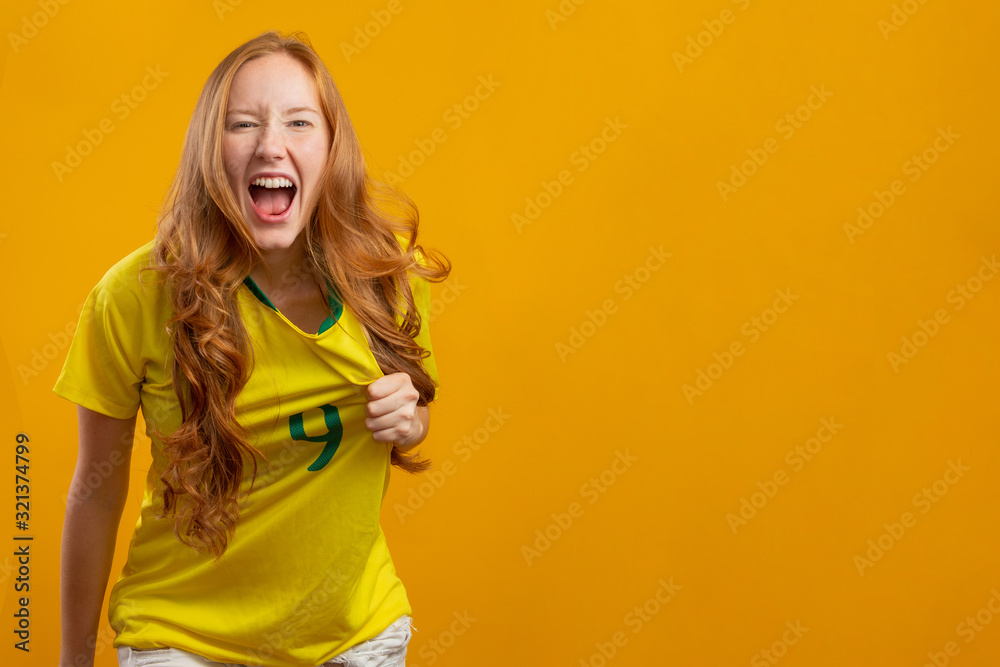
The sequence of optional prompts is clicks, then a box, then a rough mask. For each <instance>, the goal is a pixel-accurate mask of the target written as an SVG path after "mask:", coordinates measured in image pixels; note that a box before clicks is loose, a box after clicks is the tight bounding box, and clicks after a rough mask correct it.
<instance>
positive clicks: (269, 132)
mask: <svg viewBox="0 0 1000 667" xmlns="http://www.w3.org/2000/svg"><path fill="white" fill-rule="evenodd" d="M258 136H259V138H258V139H257V150H256V155H257V157H259V158H260V159H262V160H274V159H277V158H282V157H284V155H285V141H284V137H283V136H282V134H281V131H280V130H278V129H275V128H274V127H273V126H271V125H266V126H264V127H263V128H262V129H261V131H260V134H259V135H258Z"/></svg>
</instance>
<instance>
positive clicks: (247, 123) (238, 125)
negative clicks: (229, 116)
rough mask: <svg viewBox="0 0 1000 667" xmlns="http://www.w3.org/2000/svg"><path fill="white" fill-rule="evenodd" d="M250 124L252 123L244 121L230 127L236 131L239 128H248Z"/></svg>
mask: <svg viewBox="0 0 1000 667" xmlns="http://www.w3.org/2000/svg"><path fill="white" fill-rule="evenodd" d="M251 124H252V123H250V121H247V120H244V121H240V122H239V123H233V125H232V126H231V127H232V129H234V130H236V129H239V128H240V127H243V126H249V125H251Z"/></svg>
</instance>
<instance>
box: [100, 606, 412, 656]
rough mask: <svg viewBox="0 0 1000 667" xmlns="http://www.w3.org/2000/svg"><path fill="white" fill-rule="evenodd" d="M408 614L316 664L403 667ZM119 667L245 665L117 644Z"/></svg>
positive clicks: (162, 649) (169, 650)
mask: <svg viewBox="0 0 1000 667" xmlns="http://www.w3.org/2000/svg"><path fill="white" fill-rule="evenodd" d="M412 620H413V619H412V618H410V617H409V616H406V615H403V616H400V617H399V619H397V620H396V621H395V622H394V623H392V624H390V625H389V627H387V628H386V629H385V630H383V631H382V632H380V633H379V634H377V635H376V636H374V637H372V638H371V639H369V640H367V641H363V642H361V643H360V644H357V645H355V646H352V647H351V648H349V649H347V650H346V651H344V652H342V653H339V654H337V655H336V656H334V657H332V658H330V659H329V660H327V661H326V662H324V663H323V664H322V665H321V666H319V667H405V665H406V662H405V660H406V646H407V644H409V642H410V637H411V635H412V633H411V626H410V624H411V621H412ZM118 665H119V666H120V667H144V665H157V666H159V667H216V666H218V665H225V666H226V667H247V666H246V665H241V664H239V663H233V662H228V663H227V662H215V661H213V660H209V659H208V658H205V657H203V656H200V655H198V654H196V653H191V652H189V651H182V650H181V649H179V648H173V647H168V648H133V647H132V646H124V645H122V646H119V647H118Z"/></svg>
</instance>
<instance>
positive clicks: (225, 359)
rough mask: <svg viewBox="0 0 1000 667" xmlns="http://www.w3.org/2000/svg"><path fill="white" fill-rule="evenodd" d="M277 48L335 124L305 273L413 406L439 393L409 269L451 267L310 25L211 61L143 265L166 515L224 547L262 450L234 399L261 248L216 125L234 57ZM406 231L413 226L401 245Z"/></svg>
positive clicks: (414, 461)
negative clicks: (367, 152)
mask: <svg viewBox="0 0 1000 667" xmlns="http://www.w3.org/2000/svg"><path fill="white" fill-rule="evenodd" d="M273 54H285V55H289V56H292V57H293V58H296V59H297V60H298V61H299V62H301V63H302V64H303V65H305V67H306V68H307V69H308V70H309V72H311V74H312V75H313V78H314V79H315V82H316V87H317V91H318V94H319V99H320V104H321V106H322V113H323V115H324V117H325V118H326V121H327V123H328V127H329V128H330V131H331V132H330V134H331V145H330V150H329V155H328V159H327V162H326V165H325V170H324V174H323V177H322V181H321V185H320V195H319V198H318V201H317V205H316V209H315V211H314V212H313V213H312V215H311V217H310V221H309V223H308V225H307V226H306V229H305V231H304V234H305V245H306V257H305V259H304V260H303V261H304V263H305V264H306V272H307V273H308V274H310V275H311V276H313V277H315V278H316V279H317V280H318V281H319V282H320V283H321V289H322V290H323V292H324V295H323V296H324V297H327V296H328V291H327V287H326V284H327V281H329V282H330V283H331V284H332V285H333V286H334V288H335V289H336V292H337V295H338V296H339V297H340V300H341V302H342V303H343V304H344V307H345V308H349V309H351V311H352V312H353V313H354V314H355V315H356V316H357V318H358V320H359V321H360V322H361V323H362V325H363V327H364V329H365V331H366V335H367V337H368V340H369V345H370V347H371V351H372V353H373V355H374V357H375V359H376V361H377V362H378V364H379V366H380V367H381V369H382V371H383V372H384V373H386V374H390V373H395V372H404V373H407V374H408V375H409V376H410V378H411V379H412V381H413V385H414V387H415V388H416V389H417V391H418V392H419V394H420V398H419V400H418V405H426V404H427V403H428V402H429V401H430V400H431V399H432V398H433V395H434V384H433V381H432V379H431V377H430V375H429V374H428V372H427V370H426V368H425V367H424V365H423V362H422V360H423V359H424V358H426V357H427V356H429V354H430V353H429V352H428V351H427V350H425V349H423V348H422V347H421V346H420V345H419V344H417V343H416V342H415V341H414V336H416V334H417V332H418V331H419V330H420V326H421V318H420V314H419V313H418V311H417V309H416V306H415V303H414V299H413V294H412V292H411V290H410V285H409V280H408V277H407V272H408V271H409V272H412V273H413V274H415V275H417V276H420V277H423V278H426V279H427V280H430V281H432V282H440V281H442V280H444V279H445V278H447V277H448V274H449V273H450V272H451V264H450V262H449V261H448V259H447V258H446V257H444V256H443V255H438V253H436V252H433V253H429V252H426V251H425V250H424V249H423V248H422V247H421V246H419V245H417V242H416V241H417V226H418V221H419V215H418V213H417V208H416V206H415V205H414V203H413V201H412V200H411V199H410V198H409V197H408V196H407V195H406V194H405V193H403V192H402V191H400V190H398V189H397V188H395V187H393V186H391V185H389V184H388V183H386V182H383V181H381V180H376V179H374V178H373V177H371V176H370V175H369V173H368V170H367V169H366V167H365V159H364V155H363V153H362V150H361V147H360V144H359V142H358V138H357V134H356V133H355V131H354V127H353V125H352V124H351V120H350V118H349V117H348V114H347V109H346V107H345V106H344V102H343V100H342V98H341V96H340V92H339V91H338V89H337V86H336V85H335V83H334V81H333V78H332V77H331V75H330V72H329V71H328V70H327V68H326V66H325V65H324V64H323V61H322V60H321V59H320V57H319V56H318V55H317V54H316V52H315V51H314V50H313V48H312V45H311V44H310V42H309V39H308V37H307V36H306V35H305V34H304V33H301V32H293V33H289V34H287V35H282V34H281V33H279V32H277V31H270V32H266V33H264V34H261V35H259V36H258V37H256V38H254V39H252V40H250V41H248V42H246V43H245V44H243V45H241V46H239V47H238V48H236V49H235V50H234V51H232V52H231V53H230V54H229V55H228V56H226V58H225V59H224V60H223V61H222V62H221V63H220V64H219V65H218V66H217V67H216V68H215V70H214V71H213V72H212V74H211V75H210V76H209V78H208V81H207V82H206V83H205V86H204V88H203V89H202V92H201V95H200V97H199V98H198V102H197V104H196V106H195V109H194V113H193V115H192V117H191V122H190V124H189V126H188V129H187V134H186V137H185V140H184V147H183V150H182V154H181V159H180V164H179V166H178V169H177V173H176V176H175V178H174V181H173V184H172V186H171V188H170V190H169V192H168V194H167V196H166V198H165V200H164V204H163V206H162V209H161V211H160V215H159V216H158V221H157V222H158V232H157V235H156V239H155V241H154V244H153V252H152V261H151V266H150V267H149V268H148V269H146V270H154V271H157V272H159V273H160V274H162V275H164V276H165V282H166V284H167V286H168V292H169V294H170V297H169V298H170V303H171V306H172V310H173V317H172V318H171V319H170V321H169V322H168V329H169V331H170V338H171V342H172V346H173V352H174V360H173V382H174V391H175V393H176V395H177V399H178V401H179V402H180V404H181V418H182V423H181V425H180V427H179V428H177V429H176V430H175V431H174V432H172V433H170V434H163V433H159V432H157V435H158V436H159V437H160V439H161V440H162V442H163V445H164V455H165V457H166V459H167V460H168V464H167V465H166V468H165V470H164V471H163V473H162V474H161V476H160V479H161V480H162V481H163V483H164V490H163V504H164V512H163V514H162V515H159V516H160V518H164V517H167V516H170V515H171V514H172V515H173V516H174V518H175V522H174V533H175V535H176V536H177V537H178V539H180V540H181V541H182V542H184V543H185V544H187V545H189V546H191V547H192V548H195V549H196V550H198V551H202V550H208V551H211V552H212V553H213V554H214V555H215V557H216V559H218V558H219V557H221V556H222V554H223V553H224V552H225V550H226V548H227V546H228V544H229V539H230V537H231V535H232V533H233V532H234V531H235V529H236V523H237V519H238V517H239V500H240V498H239V492H240V488H241V483H242V479H243V474H244V463H245V462H244V457H249V459H250V460H251V461H252V463H253V479H256V476H257V460H256V455H260V456H261V457H262V458H264V459H265V460H266V457H264V455H263V454H262V453H261V452H260V450H258V449H257V448H256V447H254V446H253V444H251V442H250V439H251V434H250V432H249V431H248V430H247V429H246V428H245V427H244V426H242V425H241V424H240V423H239V422H238V421H237V419H236V410H235V405H236V399H237V396H238V395H239V393H240V391H241V390H242V389H243V387H244V386H245V385H246V383H247V380H248V379H249V374H250V372H251V370H252V368H253V352H252V348H251V345H250V340H249V338H248V334H247V329H246V328H245V326H244V323H243V321H242V319H241V317H240V311H239V307H238V300H237V291H238V289H239V287H240V285H241V284H242V283H243V280H244V278H246V276H247V275H249V273H250V269H251V268H252V267H253V266H254V265H255V264H256V263H257V262H258V261H262V260H263V258H262V256H261V254H260V251H259V248H258V247H257V245H256V243H255V241H254V237H253V233H252V231H251V230H250V228H249V225H248V223H247V222H246V220H245V219H244V218H243V214H242V212H241V210H240V207H239V204H238V202H237V200H236V195H235V194H234V193H233V192H232V190H231V189H230V186H229V183H228V180H227V178H226V171H225V166H224V162H223V154H222V137H223V132H224V128H225V114H226V108H227V105H228V101H229V91H230V87H231V85H232V81H233V77H234V76H235V75H236V72H237V70H239V68H240V67H241V66H242V65H243V64H244V63H246V62H248V61H250V60H253V59H255V58H260V57H263V56H267V55H273ZM380 204H385V205H387V206H381V205H380ZM388 209H394V212H390V210H388ZM397 235H398V236H399V238H397ZM401 238H405V239H408V243H407V244H405V249H404V245H403V244H401V243H400V239H401ZM421 255H422V256H423V258H421ZM390 461H391V464H392V465H395V466H398V467H400V468H402V469H404V470H406V471H408V472H411V473H418V472H423V471H424V470H426V469H427V468H428V467H430V461H429V460H427V459H421V458H418V457H417V456H416V455H415V454H407V453H404V452H402V451H400V450H399V448H398V447H396V446H393V448H392V453H391V457H390ZM252 487H253V481H251V488H252ZM184 500H186V502H182V501H184Z"/></svg>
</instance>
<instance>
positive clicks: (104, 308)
mask: <svg viewBox="0 0 1000 667" xmlns="http://www.w3.org/2000/svg"><path fill="white" fill-rule="evenodd" d="M135 281H136V282H138V278H135ZM130 286H132V281H131V280H129V278H128V277H127V276H123V275H120V274H119V273H117V272H116V271H115V270H114V269H112V271H109V272H108V273H107V274H105V276H104V278H102V279H101V281H100V282H99V283H98V284H97V285H96V286H95V287H94V288H93V289H92V290H91V291H90V294H89V295H88V296H87V300H86V301H85V302H84V305H83V310H82V311H81V312H80V319H79V322H78V323H77V327H76V331H75V333H74V335H73V341H72V343H70V346H69V351H68V352H67V355H66V361H65V362H64V364H63V368H62V372H61V373H60V374H59V378H58V380H56V384H55V386H54V387H53V388H52V391H53V392H55V393H56V395H58V396H61V397H62V398H65V399H66V400H68V401H71V402H73V403H76V404H78V405H82V406H83V407H85V408H88V409H90V410H93V411H94V412H100V413H101V414H104V415H108V416H110V417H115V418H117V419H128V418H130V417H132V416H134V415H135V414H136V413H137V412H138V411H139V405H140V392H141V386H142V382H143V380H144V370H143V368H142V363H141V358H140V352H141V339H140V336H141V322H142V313H141V312H140V303H139V299H138V297H137V295H136V294H135V293H134V292H133V291H132V290H130V289H129V287H130Z"/></svg>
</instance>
